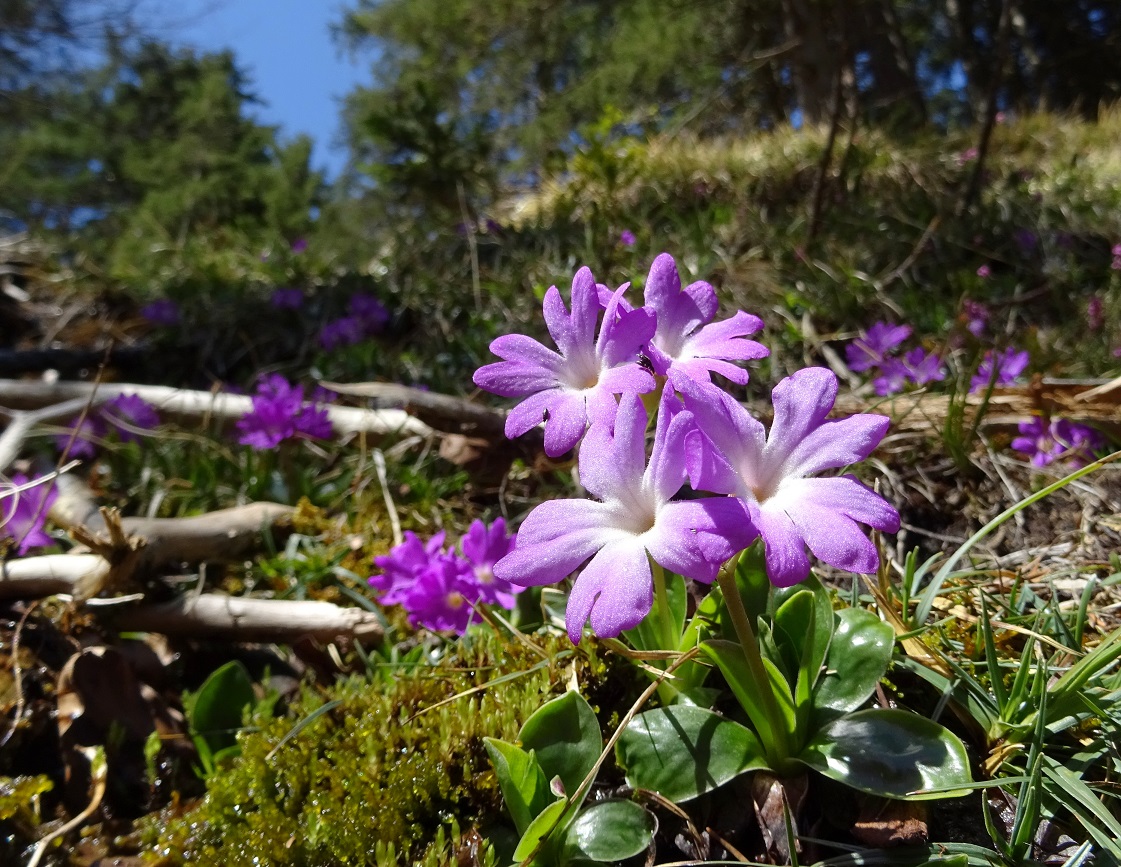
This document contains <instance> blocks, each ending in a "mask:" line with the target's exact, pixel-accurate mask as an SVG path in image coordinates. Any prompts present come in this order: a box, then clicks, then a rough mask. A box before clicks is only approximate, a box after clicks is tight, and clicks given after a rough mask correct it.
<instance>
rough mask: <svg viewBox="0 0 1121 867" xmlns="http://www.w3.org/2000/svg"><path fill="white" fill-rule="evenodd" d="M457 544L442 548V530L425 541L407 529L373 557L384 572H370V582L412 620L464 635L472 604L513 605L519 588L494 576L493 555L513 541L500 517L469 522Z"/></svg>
mask: <svg viewBox="0 0 1121 867" xmlns="http://www.w3.org/2000/svg"><path fill="white" fill-rule="evenodd" d="M461 544H462V547H463V556H460V555H458V554H456V553H455V552H453V551H449V550H446V549H445V548H444V533H443V532H440V533H437V534H436V535H435V536H433V537H432V538H431V539H429V540H428V542H426V543H422V542H421V541H420V539H419V538H418V537H417V536H416V534H415V533H411V532H406V533H405V540H404V541H403V542H402V543H401V544H400V545H397V546H396V547H395V548H393V550H391V551H390V552H389V553H388V554H386V555H383V556H381V557H375V558H374V563H375V565H377V566H378V568H380V569H381V570H382V574H381V575H374V576H372V577H371V578H370V579H369V584H370V586H371V587H373V588H374V590H376V591H377V592H378V593H379V601H380V602H381V603H382V604H383V605H400V606H402V607H403V608H404V609H405V611H406V612H408V615H409V622H410V623H411V624H413V625H414V626H423V627H425V628H427V629H434V630H451V631H454V632H456V633H459V634H460V635H462V634H463V633H464V632H465V631H466V630H467V627H468V626H469V625H470V623H471V621H472V619H474V614H475V611H474V609H475V606H476V605H478V604H480V603H486V604H498V605H501V606H502V607H503V608H507V609H509V608H513V607H514V603H515V601H516V600H515V594H516V593H517V592H519V590H520V588H515V587H511V586H510V585H509V584H507V583H506V582H504V581H501V580H499V579H497V578H495V576H494V571H493V567H494V563H495V561H496V560H497V559H498V558H500V557H502V556H503V555H504V554H505V553H506V552H507V551H509V549H510V547H511V546H512V544H513V540H512V539H511V538H509V537H508V536H507V534H506V523H505V522H504V521H503V520H502V519H501V518H499V519H498V520H496V521H495V522H494V523H493V524H492V525H491V526H490V527H489V528H488V527H487V526H486V524H484V523H483V522H482V521H475V522H473V523H472V524H471V527H470V529H469V530H468V531H467V535H466V536H464V537H463V539H462V541H461Z"/></svg>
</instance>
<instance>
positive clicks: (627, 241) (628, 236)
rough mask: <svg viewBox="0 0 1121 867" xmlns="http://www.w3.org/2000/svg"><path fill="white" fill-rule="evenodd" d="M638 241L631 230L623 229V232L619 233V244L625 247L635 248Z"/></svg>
mask: <svg viewBox="0 0 1121 867" xmlns="http://www.w3.org/2000/svg"><path fill="white" fill-rule="evenodd" d="M636 240H637V239H636V238H635V236H634V232H632V231H631V230H630V229H623V231H622V232H620V233H619V243H620V244H622V245H623V246H624V247H633V246H634V244H635V241H636Z"/></svg>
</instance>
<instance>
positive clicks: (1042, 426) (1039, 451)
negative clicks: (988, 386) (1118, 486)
mask: <svg viewBox="0 0 1121 867" xmlns="http://www.w3.org/2000/svg"><path fill="white" fill-rule="evenodd" d="M1018 430H1019V434H1020V435H1019V436H1018V437H1016V438H1015V439H1013V440H1012V448H1014V449H1015V450H1016V451H1018V452H1023V453H1024V454H1025V455H1027V456H1028V459H1029V460H1030V461H1031V463H1032V466H1036V467H1044V466H1047V464H1050V463H1052V462H1053V461H1056V460H1065V461H1068V462H1069V463H1070V464H1071V466H1073V467H1081V466H1085V465H1086V464H1087V463H1089V462H1090V461H1092V460H1093V459H1094V455H1095V453H1096V452H1098V451H1100V450H1102V449H1103V448H1105V444H1106V441H1105V437H1103V436H1102V435H1101V433H1099V432H1098V431H1096V430H1095V429H1094V428H1092V427H1089V426H1087V425H1084V424H1078V423H1077V422H1072V421H1070V420H1069V419H1065V418H1064V419H1053V420H1051V421H1050V422H1048V421H1047V420H1046V419H1044V418H1043V417H1042V416H1038V415H1037V416H1035V417H1033V418H1032V420H1031V421H1025V422H1020V424H1019V425H1018Z"/></svg>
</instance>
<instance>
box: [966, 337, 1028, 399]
mask: <svg viewBox="0 0 1121 867" xmlns="http://www.w3.org/2000/svg"><path fill="white" fill-rule="evenodd" d="M1030 360H1031V356H1030V355H1028V351H1027V350H1026V349H1016V348H1015V347H1014V346H1009V347H1007V348H1006V349H1005V350H1004V351H1003V352H993V350H991V349H990V350H989V351H988V352H986V353H985V357H984V358H982V359H981V364H980V366H978V368H977V372H976V373H975V374H973V377H972V379H970V380H969V390H970V392H972V393H976V392H979V391H984V390H985V389H987V388H988V387H989V386H990V385H992V386H993V387H994V388H1003V387H1005V386H1009V385H1012V383H1014V382H1015V381H1016V378H1017V377H1019V376H1020V374H1022V373H1023V372H1024V371H1025V370H1027V367H1028V362H1029V361H1030Z"/></svg>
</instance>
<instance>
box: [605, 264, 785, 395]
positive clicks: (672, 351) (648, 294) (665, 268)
mask: <svg viewBox="0 0 1121 867" xmlns="http://www.w3.org/2000/svg"><path fill="white" fill-rule="evenodd" d="M605 288H606V287H605ZM602 294H603V293H602V292H601V295H602ZM644 299H645V302H646V307H645V309H646V310H649V311H652V312H653V313H654V314H655V315H656V316H657V328H656V330H655V331H654V336H653V338H651V340H650V345H649V347H648V348H647V350H646V354H647V357H648V358H649V361H650V363H651V366H652V367H653V369H654V372H655V373H656V374H658V375H659V376H668V377H670V378H672V379H673V380H675V381H676V379H677V378H678V377H679V376H686V377H689V378H691V379H696V380H697V381H698V382H710V381H711V379H712V376H711V375H712V374H713V373H719V374H721V375H722V376H725V377H727V378H728V379H730V380H732V382H737V383H739V384H740V385H742V384H744V383H745V382H747V380H748V372H747V371H746V370H744V369H743V368H742V367H739V366H738V365H736V364H733V363H732V362H734V361H752V360H754V359H757V358H764V357H766V356H767V355H769V354H770V352H769V350H768V349H767V348H766V347H764V346H763V345H762V344H760V343H756V342H755V341H754V340H748V339H746V338H747V335H749V334H755V333H756V332H758V331H759V329H761V328H762V327H763V320H762V319H760V318H759V317H758V316H752V315H751V314H750V313H744V312H743V311H742V310H740V311H739V312H737V313H736V314H735V315H734V316H733V317H732V318H731V319H724V320H721V321H720V322H713V321H712V318H713V317H714V316H715V315H716V310H717V306H718V303H717V300H716V290H715V289H713V288H712V286H711V285H709V284H708V283H706V282H704V281H703V280H699V281H697V282H696V283H691V284H690V285H689V286H686V287H685V288H684V289H682V288H681V278H680V277H679V276H678V273H677V265H676V264H675V263H674V261H673V257H672V256H670V255H669V254H668V253H662V254H661V255H659V256H658V257H657V258H656V259H655V260H654V264H653V265H651V266H650V274H649V275H648V276H647V278H646V288H645V290H644ZM601 300H602V299H601Z"/></svg>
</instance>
